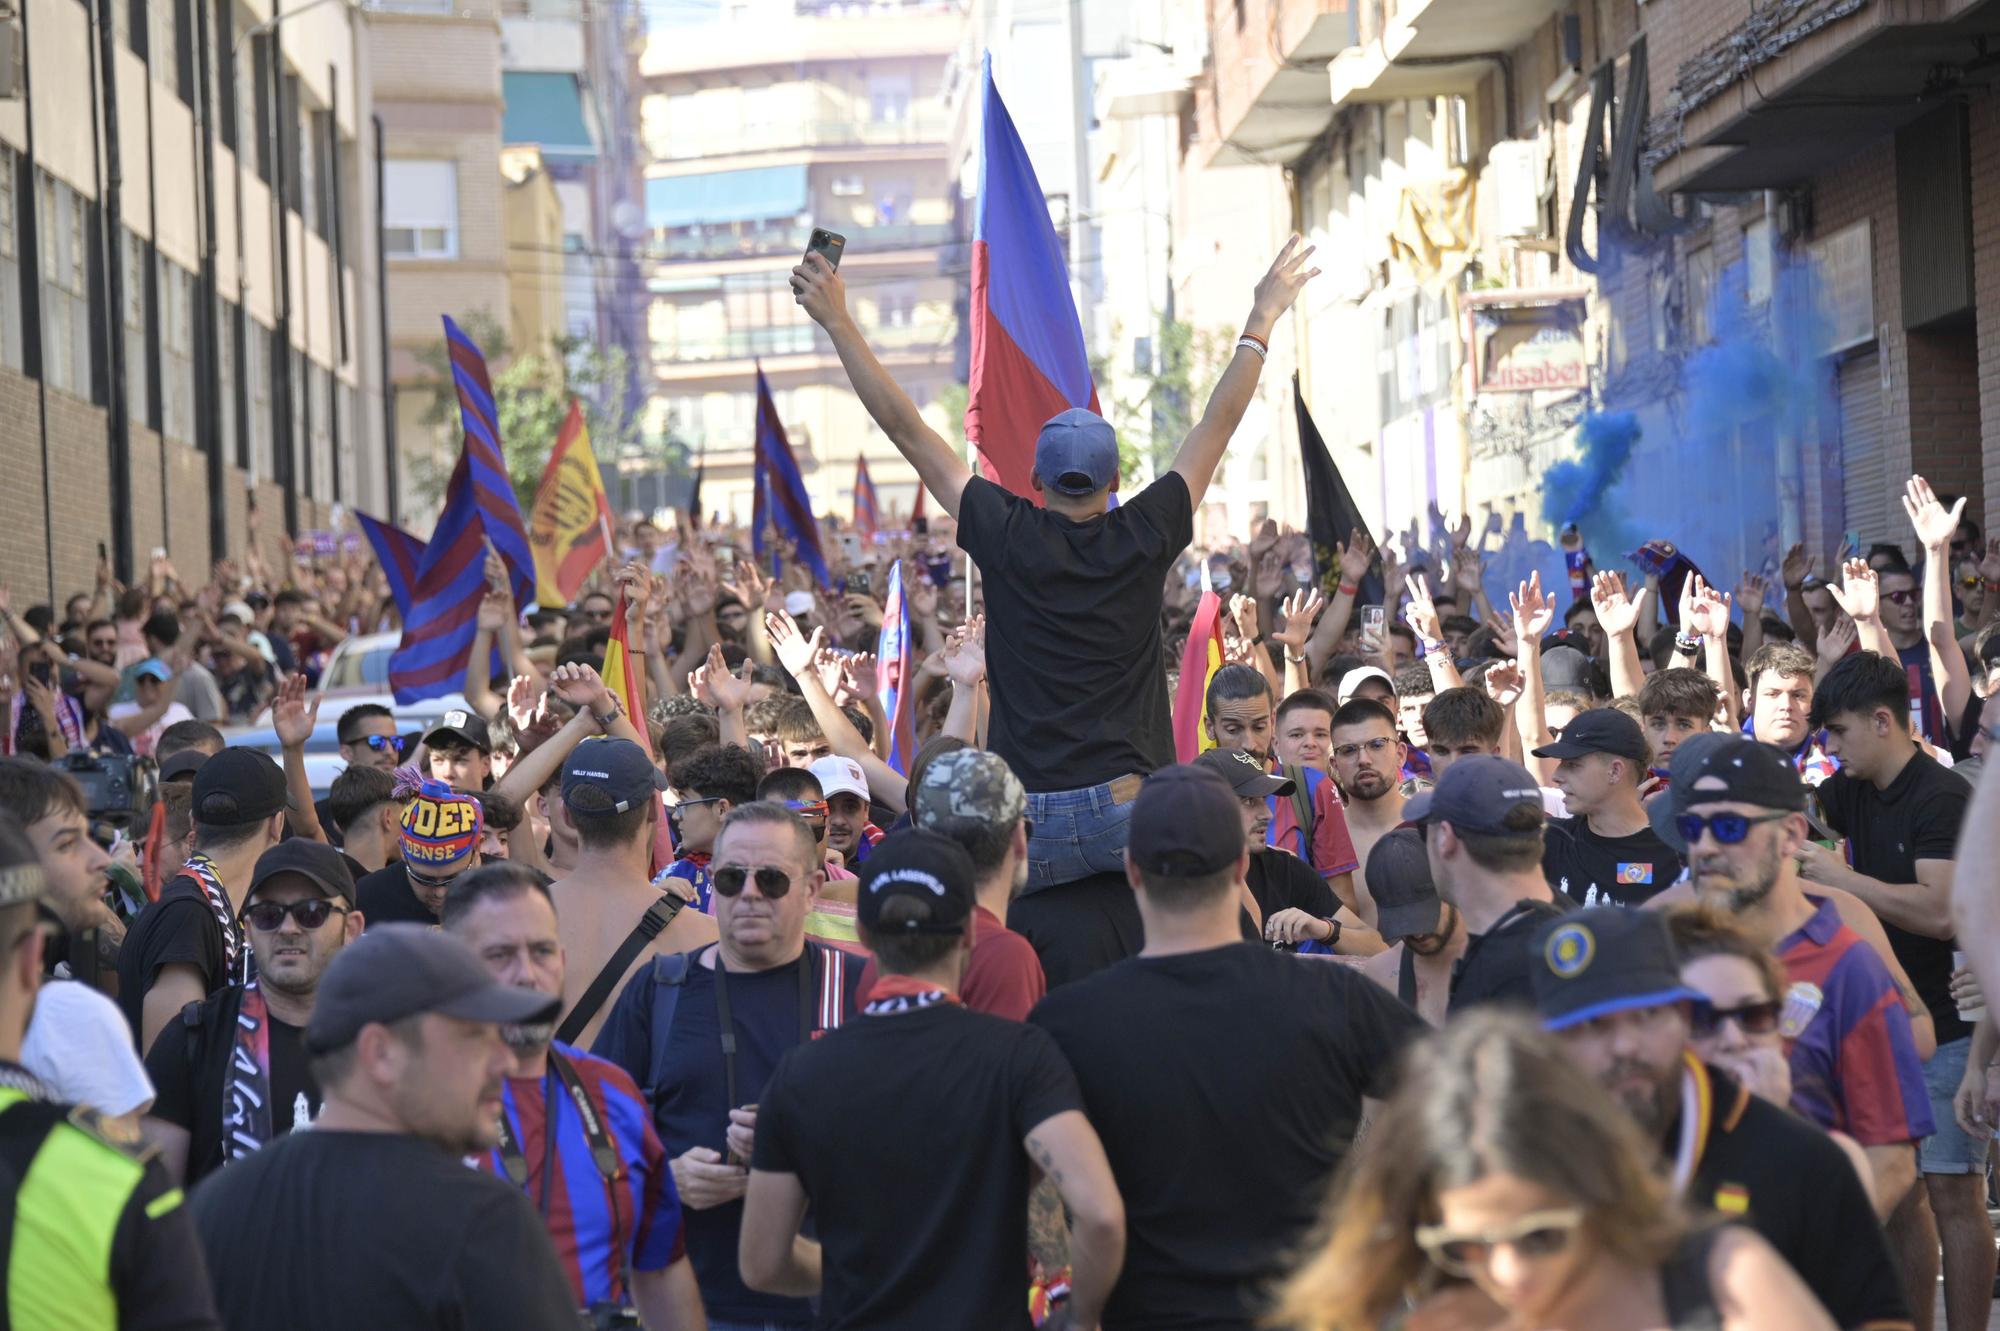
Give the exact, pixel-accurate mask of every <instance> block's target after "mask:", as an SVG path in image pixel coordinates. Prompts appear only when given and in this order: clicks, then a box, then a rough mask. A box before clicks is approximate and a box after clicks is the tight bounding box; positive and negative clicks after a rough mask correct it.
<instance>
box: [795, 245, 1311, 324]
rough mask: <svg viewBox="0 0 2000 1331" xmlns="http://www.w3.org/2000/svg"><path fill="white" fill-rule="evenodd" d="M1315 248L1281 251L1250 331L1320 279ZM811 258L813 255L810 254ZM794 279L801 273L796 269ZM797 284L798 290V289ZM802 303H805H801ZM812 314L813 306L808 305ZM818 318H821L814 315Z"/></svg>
mask: <svg viewBox="0 0 2000 1331" xmlns="http://www.w3.org/2000/svg"><path fill="white" fill-rule="evenodd" d="M1312 252H1313V247H1312V246H1310V245H1307V244H1305V243H1304V242H1303V240H1302V239H1301V238H1300V237H1299V236H1296V235H1294V236H1293V237H1292V238H1291V239H1289V240H1287V241H1286V242H1285V247H1284V248H1283V249H1281V250H1279V251H1278V257H1277V258H1275V259H1273V260H1272V261H1271V267H1270V269H1269V271H1267V272H1266V273H1265V274H1264V276H1263V277H1262V278H1260V279H1258V282H1257V291H1256V294H1255V295H1254V296H1252V297H1251V300H1250V329H1251V331H1252V332H1263V333H1268V332H1269V331H1270V328H1271V325H1272V324H1274V323H1276V322H1277V321H1278V316H1279V315H1281V314H1283V313H1284V312H1285V311H1286V310H1289V309H1290V308H1292V302H1293V301H1295V300H1297V299H1298V298H1299V292H1301V291H1303V290H1305V285H1306V283H1308V282H1310V281H1312V279H1314V278H1315V277H1318V276H1319V269H1317V268H1308V267H1306V260H1307V259H1310V258H1311V257H1312ZM807 257H808V258H810V257H811V256H810V255H808V256H807ZM792 271H793V274H794V276H796V275H797V273H798V270H797V269H793V270H792ZM796 285H797V284H796V283H794V287H796ZM801 303H804V302H803V301H801ZM806 312H807V313H808V314H811V313H812V306H810V305H807V306H806ZM813 317H814V318H818V316H817V315H814V316H813Z"/></svg>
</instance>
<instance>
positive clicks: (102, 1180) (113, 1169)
mask: <svg viewBox="0 0 2000 1331" xmlns="http://www.w3.org/2000/svg"><path fill="white" fill-rule="evenodd" d="M43 891H44V882H43V877H42V869H41V866H40V865H39V864H37V863H36V861H35V853H34V849H33V847H32V846H31V845H30V844H29V842H28V838H27V834H26V833H25V832H24V831H23V830H22V828H21V824H20V823H19V822H18V821H16V819H15V818H14V817H13V815H12V814H9V813H5V812H4V811H0V1254H4V1258H5V1262H6V1266H5V1275H4V1277H0V1280H3V1281H4V1285H5V1290H4V1298H0V1331H30V1328H32V1331H209V1329H210V1328H218V1329H219V1328H220V1327H221V1325H222V1323H221V1322H220V1320H219V1319H218V1318H217V1317H216V1315H215V1303H214V1296H213V1295H212V1294H211V1293H210V1291H209V1285H208V1270H207V1266H206V1264H205V1263H204V1262H203V1260H202V1254H201V1248H200V1245H199V1244H198V1243H196V1241H195V1236H194V1227H193V1225H192V1224H190V1223H189V1220H188V1216H187V1211H186V1208H184V1207H183V1206H182V1205H181V1194H180V1190H179V1189H178V1188H175V1187H174V1186H173V1185H172V1183H171V1181H170V1180H169V1179H168V1178H167V1176H166V1173H165V1171H163V1170H162V1169H161V1168H160V1166H159V1165H158V1164H157V1163H155V1162H154V1160H153V1158H152V1154H153V1153H152V1152H151V1151H150V1150H149V1149H147V1148H145V1147H143V1146H142V1145H141V1143H140V1142H139V1139H138V1137H137V1135H136V1134H135V1133H132V1132H129V1131H127V1132H125V1133H123V1138H124V1139H122V1140H121V1139H120V1134H119V1132H118V1131H117V1130H115V1129H114V1127H113V1125H111V1124H109V1123H108V1122H106V1121H105V1120H103V1119H101V1118H99V1117H98V1116H97V1115H96V1114H94V1113H93V1112H91V1111H90V1110H88V1109H82V1108H78V1107H76V1106H73V1105H64V1104H57V1103H55V1102H54V1101H53V1100H52V1099H51V1097H50V1095H49V1093H48V1091H47V1090H46V1088H44V1087H43V1086H42V1085H41V1083H40V1082H38V1081H36V1080H35V1078H34V1077H33V1076H32V1075H30V1074H29V1072H28V1071H27V1070H26V1069H25V1068H23V1067H21V1065H20V1063H19V1062H18V1061H17V1060H18V1059H19V1058H20V1055H21V1038H22V1036H23V1034H24V1033H25V1032H26V1031H27V1028H28V1017H29V1015H30V1013H31V1012H32V1011H33V1009H34V1005H35V991H36V989H37V988H38V987H39V986H40V983H41V976H42V938H43V929H44V924H43V916H42V915H41V913H40V906H39V903H40V901H41V899H42V895H43Z"/></svg>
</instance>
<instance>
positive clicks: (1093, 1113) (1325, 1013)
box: [1028, 943, 1428, 1331]
mask: <svg viewBox="0 0 2000 1331" xmlns="http://www.w3.org/2000/svg"><path fill="white" fill-rule="evenodd" d="M1028 1020H1029V1021H1031V1022H1032V1023H1034V1024H1035V1025H1037V1026H1041V1027H1044V1028H1046V1029H1047V1030H1048V1032H1049V1034H1051V1035H1053V1036H1054V1037H1055V1040H1056V1044H1057V1045H1059V1046H1060V1047H1061V1048H1062V1051H1063V1053H1064V1054H1065V1055H1067V1056H1068V1058H1069V1063H1070V1066H1071V1067H1072V1068H1073V1069H1075V1071H1076V1078H1077V1081H1078V1082H1079V1083H1080V1084H1081V1085H1082V1087H1083V1099H1084V1105H1085V1108H1086V1109H1087V1111H1088V1112H1089V1114H1090V1120H1091V1122H1092V1123H1093V1124H1095V1125H1096V1127H1097V1132H1098V1135H1099V1136H1100V1137H1102V1138H1103V1139H1104V1149H1105V1151H1106V1152H1107V1153H1108V1154H1109V1156H1110V1158H1111V1170H1112V1173H1113V1174H1115V1175H1116V1176H1117V1178H1118V1190H1119V1192H1120V1193H1121V1194H1122V1195H1123V1196H1124V1198H1125V1216H1126V1246H1125V1270H1124V1274H1123V1275H1122V1276H1120V1277H1119V1281H1118V1285H1117V1287H1116V1288H1115V1289H1114V1290H1113V1291H1112V1294H1111V1301H1110V1304H1109V1306H1108V1307H1107V1308H1106V1310H1105V1317H1104V1325H1105V1326H1106V1327H1107V1328H1119V1327H1203V1328H1221V1327H1228V1328H1243V1329H1244V1331H1247V1329H1248V1328H1249V1327H1250V1326H1251V1325H1252V1324H1253V1321H1254V1319H1255V1318H1256V1317H1257V1316H1258V1315H1259V1313H1260V1311H1261V1309H1260V1307H1259V1300H1260V1299H1261V1298H1262V1296H1263V1295H1264V1293H1265V1292H1266V1291H1267V1290H1268V1288H1269V1287H1270V1285H1271V1283H1272V1282H1273V1281H1275V1280H1277V1279H1278V1278H1279V1277H1280V1276H1281V1275H1282V1274H1283V1273H1284V1272H1285V1270H1286V1269H1287V1267H1288V1265H1289V1263H1290V1262H1291V1261H1292V1260H1293V1259H1294V1257H1295V1256H1296V1253H1297V1250H1298V1246H1299V1244H1300V1243H1302V1242H1303V1241H1304V1239H1305V1237H1306V1235H1307V1234H1308V1232H1309V1231H1310V1230H1311V1229H1312V1226H1313V1224H1314V1222H1315V1220H1316V1219H1317V1218H1318V1216H1319V1211H1320V1206H1321V1204H1322V1203H1323V1202H1324V1201H1325V1200H1326V1189H1327V1183H1328V1180H1329V1179H1330V1178H1331V1177H1332V1176H1333V1172H1334V1170H1335V1168H1336V1167H1337V1166H1338V1165H1339V1164H1340V1161H1341V1157H1342V1156H1343V1155H1345V1154H1346V1151H1347V1148H1348V1147H1349V1146H1350V1145H1351V1144H1352V1143H1353V1140H1354V1129H1355V1126H1356V1124H1357V1123H1358V1122H1359V1121H1360V1118H1361V1098H1362V1097H1363V1096H1364V1095H1368V1096H1378V1097H1379V1096H1381V1095H1383V1094H1385V1092H1386V1090H1387V1088H1388V1084H1389V1080H1390V1076H1391V1074H1392V1072H1393V1064H1394V1062H1395V1059H1396V1057H1397V1055H1398V1054H1399V1053H1400V1052H1401V1051H1402V1049H1403V1048H1404V1046H1405V1045H1407V1044H1408V1043H1409V1042H1410V1041H1412V1040H1414V1039H1416V1038H1417V1037H1418V1036H1420V1035H1422V1034H1423V1033H1424V1032H1425V1031H1426V1030H1427V1029H1428V1028H1427V1027H1426V1026H1425V1025H1424V1023H1423V1022H1422V1020H1420V1019H1419V1018H1418V1017H1417V1015H1416V1014H1415V1013H1414V1012H1412V1011H1410V1010H1409V1009H1408V1008H1406V1007H1404V1006H1403V1005H1402V1004H1401V1003H1398V1002H1397V1001H1396V999H1395V996H1394V995H1392V994H1389V993H1387V992H1385V991H1384V990H1383V989H1381V988H1380V987H1379V986H1377V985H1374V984H1371V983H1370V982H1369V981H1368V980H1366V979H1364V978H1362V977H1361V975H1360V974H1359V973H1357V972H1356V971H1354V970H1351V969H1350V968H1348V967H1346V966H1343V965H1341V964H1339V963H1337V962H1330V961H1319V960H1313V959H1310V958H1305V957H1291V956H1284V955H1281V954H1279V953H1276V952H1273V951H1271V949H1269V948H1268V947H1264V946H1262V945H1259V944H1251V943H1233V944H1230V945H1229V946H1226V947H1219V948H1210V949H1208V950H1206V951H1201V952H1190V953H1185V954H1182V955H1178V956H1168V957H1134V958H1132V959H1130V960H1129V961H1121V962H1119V963H1118V964H1117V965H1115V966H1112V967H1111V968H1109V969H1108V970H1103V971H1099V972H1098V973H1097V974H1095V975H1092V976H1090V977H1089V978H1087V979H1083V980H1079V981H1077V982H1076V983H1074V984H1070V985H1067V986H1065V987H1064V988H1061V989H1057V990H1052V991H1051V992H1050V993H1049V996H1048V997H1047V998H1045V999H1043V1000H1042V1001H1041V1003H1040V1004H1038V1005H1037V1006H1036V1008H1035V1010H1034V1012H1033V1013H1031V1014H1030V1015H1029V1018H1028Z"/></svg>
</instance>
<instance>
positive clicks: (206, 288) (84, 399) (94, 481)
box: [0, 0, 395, 598]
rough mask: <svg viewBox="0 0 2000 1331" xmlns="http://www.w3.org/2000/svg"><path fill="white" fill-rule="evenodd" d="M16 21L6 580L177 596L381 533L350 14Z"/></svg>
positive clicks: (7, 176) (39, 8) (70, 11)
mask: <svg viewBox="0 0 2000 1331" xmlns="http://www.w3.org/2000/svg"><path fill="white" fill-rule="evenodd" d="M292 8H293V10H294V13H293V15H292V16H290V17H281V16H280V15H277V14H274V12H273V10H272V7H271V4H270V3H269V0H254V2H252V0H96V3H94V4H90V5H86V4H82V3H78V0H26V3H25V4H23V5H20V6H19V7H18V8H17V9H16V10H15V12H14V13H13V14H12V15H11V17H9V18H7V19H0V29H11V31H0V41H5V40H8V39H10V38H12V37H14V36H16V35H18V37H19V38H20V41H21V51H22V53H23V57H24V59H23V62H22V67H21V68H20V69H19V71H18V73H19V76H20V77H19V79H18V80H17V81H15V82H14V83H13V84H12V86H10V87H5V88H0V404H4V406H0V468H4V469H5V470H6V472H7V475H8V477H9V480H10V482H11V483H10V484H9V486H8V487H7V488H6V492H5V494H4V496H0V512H4V516H5V521H0V577H4V578H5V579H6V580H8V581H9V582H11V583H12V584H13V586H14V587H15V588H16V589H17V591H20V592H30V591H31V592H32V593H33V594H34V595H35V596H37V597H38V598H39V596H40V595H42V594H43V593H44V592H52V593H55V594H62V593H65V592H68V591H73V590H77V589H80V588H85V587H88V586H89V585H90V582H91V578H92V570H93V569H94V567H95V565H96V562H97V556H98V551H99V549H100V548H102V549H104V550H105V551H106V552H107V553H108V554H109V555H110V556H111V558H112V561H113V564H114V566H115V568H116V569H117V571H118V572H119V574H120V575H121V576H122V577H127V578H129V577H131V576H133V575H134V573H135V572H136V573H138V574H140V575H143V573H144V570H145V567H146V563H147V560H148V558H149V556H150V555H151V553H152V551H153V550H154V549H156V548H159V549H164V550H166V551H167V553H168V554H169V555H170V556H171V557H172V558H173V559H174V561H175V562H176V563H177V564H178V565H179V567H180V568H181V570H182V571H183V572H184V573H186V574H188V575H189V576H200V575H201V574H203V573H205V572H206V570H207V567H208V565H209V563H210V561H211V560H213V559H215V558H218V557H221V556H223V555H237V556H240V555H241V553H242V551H243V550H244V548H245V543H246V541H247V539H248V535H249V531H250V526H251V516H250V515H251V512H252V510H253V508H254V511H255V513H256V515H257V519H256V521H257V529H258V532H259V534H260V536H261V537H262V538H263V540H264V542H265V550H266V554H267V557H269V558H271V559H273V560H276V559H277V558H278V548H277V542H278V540H279V539H280V538H282V537H283V536H284V535H285V534H286V533H287V532H288V531H290V532H296V531H301V530H307V529H312V528H316V527H323V526H325V525H326V523H327V519H328V515H329V513H330V511H331V509H332V507H333V506H334V505H339V504H345V505H350V506H356V507H363V508H368V509H370V510H373V511H378V512H379V511H388V510H393V508H394V495H395V491H394V484H393V478H392V477H391V475H390V473H389V471H388V469H387V467H386V465H385V457H384V452H383V444H382V439H383V428H382V407H381V396H380V387H379V380H378V379H377V378H376V376H375V374H374V372H373V368H372V367H373V365H374V364H375V361H374V359H373V357H372V351H373V347H374V341H373V339H374V336H375V334H374V329H375V327H376V317H377V306H376V304H375V300H374V291H375V280H374V278H375V272H376V263H377V260H376V247H375V241H374V235H375V232H374V227H373V226H372V225H370V218H371V217H372V215H373V210H374V192H373V189H372V176H373V151H372V142H371V135H370V132H369V128H370V127H369V122H368V111H367V89H366V79H365V74H364V73H363V71H362V64H363V62H362V60H361V59H360V57H359V52H358V47H357V38H356V27H355V22H354V19H353V17H352V14H351V11H350V10H349V9H348V8H347V7H346V6H345V5H344V4H341V3H329V2H328V0H321V2H320V3H310V2H309V3H307V4H305V5H298V6H293V7H292Z"/></svg>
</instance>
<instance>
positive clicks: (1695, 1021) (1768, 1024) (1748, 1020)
mask: <svg viewBox="0 0 2000 1331" xmlns="http://www.w3.org/2000/svg"><path fill="white" fill-rule="evenodd" d="M1782 1008H1783V1004H1781V1003H1779V1002H1777V1001H1776V1000H1774V999H1773V1000H1767V1001H1765V1002H1762V1003H1745V1004H1744V1005H1743V1006H1742V1007H1716V1006H1715V1005H1714V1004H1713V1003H1710V1002H1708V1001H1706V1000H1705V999H1704V1000H1697V1001H1696V1002H1695V1003H1694V1004H1693V1009H1694V1010H1693V1012H1692V1014H1691V1015H1690V1019H1689V1025H1690V1026H1691V1027H1692V1028H1693V1030H1694V1034H1695V1037H1696V1038H1697V1039H1702V1040H1706V1039H1707V1038H1708V1037H1709V1036H1711V1035H1714V1034H1715V1033H1716V1032H1717V1031H1719V1030H1721V1029H1722V1023H1723V1022H1724V1021H1733V1022H1735V1023H1736V1024H1737V1025H1738V1026H1740V1027H1741V1028H1742V1029H1743V1033H1744V1034H1745V1035H1769V1034H1770V1033H1771V1032H1772V1031H1775V1030H1777V1029H1778V1013H1779V1012H1780V1011H1781V1010H1782Z"/></svg>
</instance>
